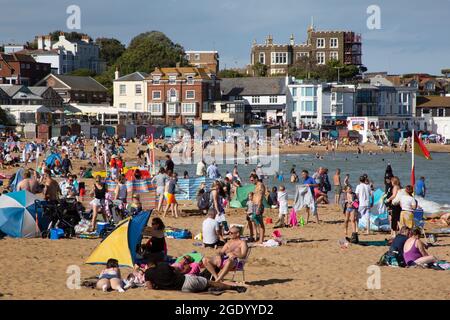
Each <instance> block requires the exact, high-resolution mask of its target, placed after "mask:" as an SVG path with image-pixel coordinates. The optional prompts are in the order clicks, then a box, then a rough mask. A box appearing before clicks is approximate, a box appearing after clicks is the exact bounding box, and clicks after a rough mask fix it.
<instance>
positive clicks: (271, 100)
mask: <svg viewBox="0 0 450 320" xmlns="http://www.w3.org/2000/svg"><path fill="white" fill-rule="evenodd" d="M277 102H278V97H277V96H270V97H269V103H277Z"/></svg>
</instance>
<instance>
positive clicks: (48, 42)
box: [44, 34, 52, 50]
mask: <svg viewBox="0 0 450 320" xmlns="http://www.w3.org/2000/svg"><path fill="white" fill-rule="evenodd" d="M44 50H52V36H51V35H49V34H48V35H46V36H44Z"/></svg>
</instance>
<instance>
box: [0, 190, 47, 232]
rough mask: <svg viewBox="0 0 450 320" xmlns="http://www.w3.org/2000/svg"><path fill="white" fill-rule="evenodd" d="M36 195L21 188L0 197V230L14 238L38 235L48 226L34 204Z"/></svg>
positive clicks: (37, 198)
mask: <svg viewBox="0 0 450 320" xmlns="http://www.w3.org/2000/svg"><path fill="white" fill-rule="evenodd" d="M36 200H37V201H42V200H41V199H40V198H39V197H37V196H36V195H34V194H32V193H30V192H28V191H26V190H21V191H17V192H11V193H6V194H4V195H2V196H1V197H0V231H2V232H4V233H5V234H6V235H8V236H10V237H14V238H34V237H39V236H40V234H41V231H42V230H45V229H46V228H47V227H48V220H47V219H45V218H44V217H42V212H41V210H40V209H39V208H38V207H39V206H36Z"/></svg>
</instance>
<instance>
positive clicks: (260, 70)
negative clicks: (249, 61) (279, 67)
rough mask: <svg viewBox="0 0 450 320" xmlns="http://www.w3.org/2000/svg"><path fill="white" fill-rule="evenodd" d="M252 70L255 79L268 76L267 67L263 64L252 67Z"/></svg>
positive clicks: (258, 63) (259, 63)
mask: <svg viewBox="0 0 450 320" xmlns="http://www.w3.org/2000/svg"><path fill="white" fill-rule="evenodd" d="M252 70H253V73H254V76H255V77H265V76H267V66H266V65H265V64H263V63H261V62H257V63H255V64H254V65H253V66H252Z"/></svg>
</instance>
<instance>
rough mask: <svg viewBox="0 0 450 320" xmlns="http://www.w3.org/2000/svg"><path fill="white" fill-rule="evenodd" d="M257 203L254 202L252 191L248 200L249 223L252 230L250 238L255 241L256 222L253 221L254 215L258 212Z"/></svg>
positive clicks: (247, 217)
mask: <svg viewBox="0 0 450 320" xmlns="http://www.w3.org/2000/svg"><path fill="white" fill-rule="evenodd" d="M256 209H257V205H256V203H254V202H253V192H250V193H249V194H248V200H247V216H246V219H247V225H248V229H249V230H250V238H249V241H254V240H255V238H254V237H253V236H254V230H255V229H254V222H253V216H254V215H255V214H256ZM256 237H257V238H258V229H256Z"/></svg>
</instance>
